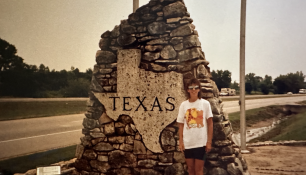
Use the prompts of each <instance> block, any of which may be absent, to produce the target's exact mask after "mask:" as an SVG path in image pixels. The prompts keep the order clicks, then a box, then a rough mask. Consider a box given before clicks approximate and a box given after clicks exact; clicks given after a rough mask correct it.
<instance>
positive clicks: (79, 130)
mask: <svg viewBox="0 0 306 175" xmlns="http://www.w3.org/2000/svg"><path fill="white" fill-rule="evenodd" d="M77 131H78V132H81V131H82V130H81V129H76V130H72V131H65V132H57V133H52V134H45V135H38V136H32V137H24V138H19V139H12V140H5V141H0V143H6V142H13V141H18V140H25V139H32V138H37V137H44V136H50V135H57V134H65V133H69V132H77Z"/></svg>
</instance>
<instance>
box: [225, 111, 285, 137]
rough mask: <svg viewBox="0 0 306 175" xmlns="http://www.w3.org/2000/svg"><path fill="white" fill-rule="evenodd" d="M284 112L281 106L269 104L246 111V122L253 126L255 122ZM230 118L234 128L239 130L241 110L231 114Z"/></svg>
mask: <svg viewBox="0 0 306 175" xmlns="http://www.w3.org/2000/svg"><path fill="white" fill-rule="evenodd" d="M280 113H283V111H282V107H281V106H267V107H263V108H256V109H250V110H246V111H245V116H246V124H247V126H252V125H253V124H255V123H257V122H260V121H264V120H267V119H270V118H274V117H276V116H277V115H278V114H280ZM229 119H230V121H231V123H232V127H233V130H234V131H235V132H236V131H239V129H240V111H239V112H235V113H230V114H229Z"/></svg>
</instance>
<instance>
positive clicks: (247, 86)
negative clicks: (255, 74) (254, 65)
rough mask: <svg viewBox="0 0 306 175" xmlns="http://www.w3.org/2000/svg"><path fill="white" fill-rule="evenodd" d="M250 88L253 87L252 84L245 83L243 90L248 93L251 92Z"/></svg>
mask: <svg viewBox="0 0 306 175" xmlns="http://www.w3.org/2000/svg"><path fill="white" fill-rule="evenodd" d="M252 89H253V87H252V84H251V83H250V82H247V83H245V91H246V92H247V93H248V94H251V92H252Z"/></svg>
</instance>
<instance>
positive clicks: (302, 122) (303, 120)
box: [251, 112, 306, 142]
mask: <svg viewBox="0 0 306 175" xmlns="http://www.w3.org/2000/svg"><path fill="white" fill-rule="evenodd" d="M305 133H306V112H303V113H299V114H295V115H292V116H291V117H290V118H288V119H287V120H285V121H283V122H281V123H280V124H279V125H277V126H276V127H275V128H274V129H272V130H271V131H269V132H268V133H266V134H265V135H263V136H261V137H258V138H256V139H253V140H251V142H258V141H267V140H272V141H275V142H277V141H281V140H306V134H305Z"/></svg>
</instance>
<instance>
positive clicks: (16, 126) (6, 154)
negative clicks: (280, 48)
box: [0, 96, 306, 160]
mask: <svg viewBox="0 0 306 175" xmlns="http://www.w3.org/2000/svg"><path fill="white" fill-rule="evenodd" d="M304 100H306V96H292V97H282V98H270V99H269V98H265V99H256V100H247V101H246V108H247V109H252V108H258V107H263V106H268V105H273V104H276V105H277V104H291V103H294V102H298V101H304ZM223 104H224V107H223V109H224V110H225V111H227V112H228V113H232V112H236V111H239V105H238V100H236V101H227V102H223ZM0 115H1V114H0ZM84 117H85V116H84V115H83V114H73V115H64V116H54V117H44V118H34V119H22V120H12V121H2V122H0V128H1V132H0V160H1V159H6V158H10V157H15V156H20V155H25V154H31V153H34V152H40V151H44V150H50V149H54V148H59V147H64V146H68V145H75V144H78V143H80V137H82V133H81V129H82V127H83V126H82V121H83V118H84Z"/></svg>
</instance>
